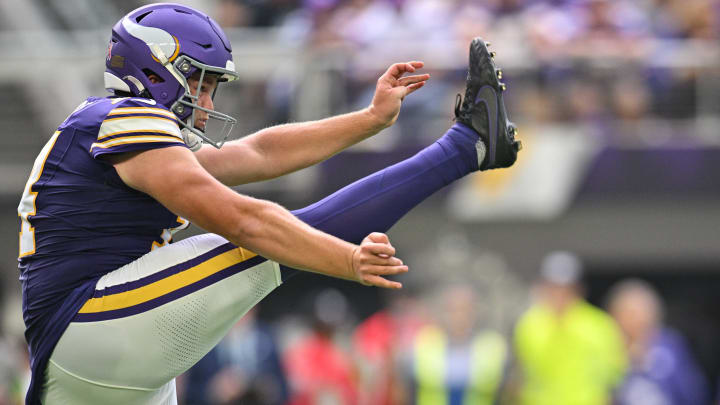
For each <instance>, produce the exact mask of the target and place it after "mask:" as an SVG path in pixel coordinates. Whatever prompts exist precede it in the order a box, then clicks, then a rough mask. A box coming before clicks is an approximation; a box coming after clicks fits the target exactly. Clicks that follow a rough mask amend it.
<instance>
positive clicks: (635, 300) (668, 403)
mask: <svg viewBox="0 0 720 405" xmlns="http://www.w3.org/2000/svg"><path fill="white" fill-rule="evenodd" d="M607 303H608V310H609V311H610V314H611V315H612V316H613V317H614V318H615V319H616V320H617V322H618V324H619V325H620V328H621V329H622V331H623V334H624V336H625V345H626V347H627V351H628V354H629V357H630V370H629V373H628V374H627V375H626V376H625V379H624V381H623V384H622V386H621V387H620V389H619V390H618V396H617V400H616V403H617V404H618V405H684V404H697V405H704V404H709V403H710V402H709V400H710V393H709V391H708V390H709V386H708V383H707V380H706V379H705V376H704V375H703V374H702V372H701V371H700V367H698V365H697V363H696V361H695V359H694V358H693V355H692V353H691V351H690V349H689V348H688V345H687V342H686V341H685V339H684V338H683V337H682V336H681V335H680V334H679V333H678V332H676V331H674V330H672V329H670V328H668V327H666V326H664V325H663V303H662V300H661V298H660V296H659V295H658V294H657V292H656V291H655V289H653V287H652V286H650V284H648V283H647V282H645V281H642V280H637V279H630V280H624V281H621V282H619V283H618V284H616V285H615V286H614V287H613V288H612V289H611V290H610V293H609V294H608V301H607Z"/></svg>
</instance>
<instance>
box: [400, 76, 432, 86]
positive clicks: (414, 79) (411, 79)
mask: <svg viewBox="0 0 720 405" xmlns="http://www.w3.org/2000/svg"><path fill="white" fill-rule="evenodd" d="M429 79H430V75H429V74H424V75H414V76H405V77H403V78H401V79H400V80H398V85H400V86H409V85H411V84H414V83H419V82H424V81H426V80H429Z"/></svg>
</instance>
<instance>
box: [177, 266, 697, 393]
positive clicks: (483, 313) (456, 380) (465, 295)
mask: <svg viewBox="0 0 720 405" xmlns="http://www.w3.org/2000/svg"><path fill="white" fill-rule="evenodd" d="M582 271H583V268H582V263H581V262H580V261H579V259H578V258H577V257H576V256H574V255H572V254H570V253H568V252H553V253H551V254H549V255H548V256H547V257H546V258H545V260H544V261H543V263H542V264H541V266H540V271H539V276H538V278H537V280H536V283H535V285H534V287H533V289H532V293H531V299H530V300H529V303H530V304H529V306H528V307H527V309H526V310H524V311H523V312H522V313H521V314H519V316H518V318H517V319H516V321H515V322H514V326H513V327H512V328H511V329H510V331H509V332H508V333H505V332H504V331H502V330H501V328H499V327H497V326H496V325H494V323H493V322H492V320H491V319H490V317H489V316H488V314H489V312H488V308H486V306H487V305H488V303H487V301H486V300H484V299H483V297H482V293H481V290H478V288H476V287H474V286H473V285H471V284H469V283H454V282H453V283H446V284H445V285H443V286H439V287H438V288H436V289H433V290H432V291H425V292H424V293H421V294H417V295H415V294H413V295H406V294H402V293H398V294H393V295H392V298H391V299H390V302H389V303H388V304H387V305H386V306H385V307H384V308H383V309H381V310H380V311H378V312H376V313H375V314H373V315H371V316H370V317H368V318H367V319H365V320H362V321H360V322H354V321H350V319H351V317H350V316H349V313H348V305H347V302H346V300H345V298H344V297H343V296H342V294H341V293H340V292H338V291H337V290H324V291H322V292H320V293H319V294H317V295H316V296H315V298H314V301H313V305H312V309H310V310H309V313H310V314H312V316H311V318H312V320H311V321H310V322H307V323H304V324H303V323H295V322H293V321H292V320H290V319H288V320H283V321H281V322H280V323H278V324H276V325H275V327H272V326H270V325H268V324H266V323H264V322H263V321H261V320H259V319H258V318H256V317H255V316H254V315H252V314H251V315H250V316H248V317H246V318H244V319H243V320H242V321H241V322H240V323H239V324H238V325H236V327H235V328H233V330H232V331H231V332H230V334H229V335H228V336H227V337H226V338H225V339H224V340H223V341H222V342H221V343H220V345H219V346H218V347H217V348H216V349H214V350H213V351H212V352H211V353H210V354H209V355H208V356H207V357H206V358H205V359H203V360H202V361H201V362H200V363H199V364H198V365H197V366H196V367H194V368H192V369H191V370H190V371H189V372H188V373H186V374H185V375H184V376H183V378H182V379H181V383H180V384H179V386H180V387H181V388H180V389H181V392H183V395H182V402H184V403H185V404H187V405H190V404H193V405H195V404H226V405H227V404H293V405H313V404H342V405H351V404H357V405H361V404H373V405H392V404H419V405H455V404H458V405H460V404H467V405H485V404H487V405H490V404H527V405H543V404H553V405H563V404H567V405H570V404H572V405H585V404H587V405H591V404H598V405H602V404H611V403H614V404H618V405H640V404H642V405H674V404H677V405H680V404H697V405H702V404H710V403H711V399H710V395H711V394H710V386H709V384H708V380H707V378H706V377H705V376H704V375H703V373H702V371H701V369H700V367H699V366H698V364H697V362H696V360H695V358H694V355H693V354H692V351H691V349H690V347H689V345H688V343H687V342H686V340H685V339H684V338H683V336H682V335H681V334H680V333H679V332H677V331H675V330H673V329H671V328H669V327H667V326H666V325H665V324H664V322H663V301H662V298H661V297H660V296H659V295H658V293H657V292H656V290H655V289H654V288H653V287H652V286H651V285H650V284H649V283H647V282H645V281H642V280H639V279H625V280H621V281H619V282H617V283H616V284H615V285H614V286H613V287H612V288H611V290H610V291H609V293H608V294H607V303H606V310H604V309H601V308H599V307H596V306H593V305H591V304H589V303H588V302H587V301H586V300H585V299H584V298H583V290H582ZM299 325H305V326H304V327H303V326H299Z"/></svg>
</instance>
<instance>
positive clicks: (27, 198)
mask: <svg viewBox="0 0 720 405" xmlns="http://www.w3.org/2000/svg"><path fill="white" fill-rule="evenodd" d="M59 135H60V131H57V132H55V133H54V134H53V136H52V137H50V140H49V141H48V142H47V143H46V144H45V146H44V147H43V148H42V150H41V151H40V154H39V155H38V157H37V158H35V163H34V164H33V168H32V171H31V172H30V178H29V179H28V181H27V184H25V191H24V192H23V195H22V199H20V205H18V216H19V217H20V254H19V256H20V257H24V256H29V255H31V254H33V253H35V228H33V227H32V225H31V224H30V218H29V217H31V216H33V215H35V214H36V213H37V212H36V211H37V208H36V207H35V199H36V198H37V192H35V191H32V187H33V185H34V184H35V183H36V182H37V181H38V180H40V176H42V172H43V168H44V167H45V161H46V160H47V158H48V155H50V151H51V150H52V148H53V146H54V145H55V141H57V138H58V136H59Z"/></svg>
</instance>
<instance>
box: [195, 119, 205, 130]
mask: <svg viewBox="0 0 720 405" xmlns="http://www.w3.org/2000/svg"><path fill="white" fill-rule="evenodd" d="M206 125H207V121H205V120H195V124H194V125H193V126H194V127H195V128H197V129H199V130H201V131H203V132H204V131H205V126H206Z"/></svg>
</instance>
